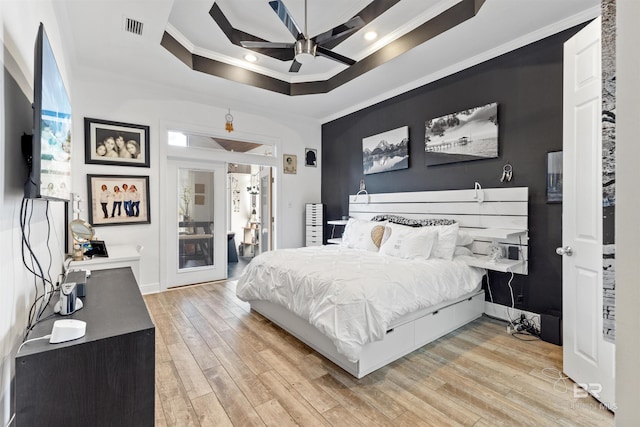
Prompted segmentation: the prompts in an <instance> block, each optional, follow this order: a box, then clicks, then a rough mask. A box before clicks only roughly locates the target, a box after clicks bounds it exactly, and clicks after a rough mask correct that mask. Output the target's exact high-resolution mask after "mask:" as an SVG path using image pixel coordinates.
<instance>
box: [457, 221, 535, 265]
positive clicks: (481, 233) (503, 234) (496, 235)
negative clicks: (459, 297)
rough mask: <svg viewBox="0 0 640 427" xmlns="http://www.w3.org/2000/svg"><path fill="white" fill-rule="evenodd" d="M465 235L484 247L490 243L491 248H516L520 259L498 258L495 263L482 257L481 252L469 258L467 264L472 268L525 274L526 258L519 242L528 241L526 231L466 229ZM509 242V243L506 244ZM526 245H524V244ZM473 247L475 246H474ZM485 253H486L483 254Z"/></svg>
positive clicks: (484, 256)
mask: <svg viewBox="0 0 640 427" xmlns="http://www.w3.org/2000/svg"><path fill="white" fill-rule="evenodd" d="M466 231H467V233H468V234H469V235H470V236H471V237H473V239H474V241H477V242H478V243H480V244H484V245H485V247H486V245H487V242H489V241H490V242H492V243H491V245H492V246H501V247H503V248H504V247H506V246H508V245H511V244H512V243H510V242H512V241H513V242H516V243H513V245H516V246H518V248H519V250H518V255H519V258H520V259H508V258H499V259H497V260H495V261H491V260H490V259H489V256H488V255H484V254H483V253H482V252H483V251H482V250H480V251H479V252H481V253H475V254H474V255H473V257H469V258H468V261H467V264H469V265H471V266H473V267H480V268H484V269H487V270H492V271H501V272H503V273H518V274H527V264H528V263H527V261H526V257H525V256H524V254H523V253H522V250H521V246H522V242H520V240H523V239H524V240H525V241H526V240H528V237H527V231H528V230H525V229H512V228H476V229H473V228H472V229H467V230H466ZM507 242H509V243H507ZM525 244H526V243H525ZM474 246H475V245H474ZM474 252H475V251H474ZM484 253H486V252H484Z"/></svg>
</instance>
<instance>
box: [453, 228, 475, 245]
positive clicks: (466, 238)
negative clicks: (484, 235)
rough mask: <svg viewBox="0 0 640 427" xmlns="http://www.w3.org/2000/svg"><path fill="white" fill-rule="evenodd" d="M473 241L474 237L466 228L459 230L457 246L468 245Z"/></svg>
mask: <svg viewBox="0 0 640 427" xmlns="http://www.w3.org/2000/svg"><path fill="white" fill-rule="evenodd" d="M472 243H473V237H471V236H470V235H469V233H467V232H466V231H464V230H458V237H457V238H456V246H467V245H470V244H472Z"/></svg>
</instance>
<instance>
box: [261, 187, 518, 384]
mask: <svg viewBox="0 0 640 427" xmlns="http://www.w3.org/2000/svg"><path fill="white" fill-rule="evenodd" d="M528 194H529V191H528V188H527V187H518V188H493V189H485V190H482V189H480V190H475V189H474V190H451V191H423V192H414V193H387V194H366V193H365V194H358V195H351V196H349V215H350V216H352V217H356V218H362V219H371V218H372V217H373V216H374V215H377V214H394V215H401V216H404V217H406V218H414V219H424V218H453V219H455V220H456V221H457V222H458V223H459V224H460V228H461V229H463V230H467V231H468V232H469V233H470V234H471V235H472V236H475V237H474V242H473V244H472V251H473V252H474V254H476V255H477V256H478V257H482V256H483V255H486V254H487V253H488V252H489V248H490V246H491V245H492V244H495V243H496V242H498V243H500V244H509V245H515V246H517V247H518V248H519V253H520V254H521V255H522V258H523V260H524V262H521V263H520V265H519V266H518V267H516V268H514V270H518V271H517V272H520V273H523V274H526V269H527V258H528V250H527V249H528V234H527V231H526V230H527V223H528V213H527V212H528V209H527V203H528ZM510 271H511V270H510ZM514 272H516V271H514ZM249 302H250V304H251V309H253V310H255V311H257V312H258V313H260V314H262V315H263V316H264V317H266V318H267V319H269V320H271V321H272V322H273V323H275V324H277V325H278V326H280V327H281V328H283V329H284V330H286V331H287V332H289V333H290V334H291V335H293V336H295V337H296V338H298V339H299V340H300V341H302V342H304V343H305V344H307V345H308V346H310V347H311V348H313V349H314V350H316V351H317V352H318V353H320V354H322V355H323V356H325V357H326V358H327V359H329V360H331V361H332V362H334V363H335V364H336V365H338V366H340V367H341V368H342V369H344V370H345V371H347V372H349V373H350V374H351V375H353V376H354V377H357V378H362V377H364V376H365V375H367V374H369V373H371V372H373V371H375V370H376V369H379V368H381V367H383V366H385V365H387V364H389V363H391V362H393V361H394V360H397V359H399V358H400V357H402V356H404V355H406V354H409V353H411V352H412V351H414V350H416V349H418V348H420V347H422V346H424V345H425V344H428V343H430V342H432V341H434V340H436V339H438V338H440V337H442V336H443V335H446V334H448V333H449V332H451V331H454V330H455V329H458V328H459V327H461V326H464V325H466V324H467V323H469V322H471V321H473V320H475V319H477V318H478V317H480V316H481V315H482V313H483V312H484V291H483V290H476V291H474V292H472V293H470V294H467V295H465V296H462V297H460V298H458V299H456V300H453V301H447V302H444V303H442V304H439V305H437V306H434V307H429V308H428V309H423V310H420V311H418V312H416V313H411V314H409V315H406V316H404V317H402V318H400V319H398V320H396V321H395V322H394V323H393V324H392V325H391V326H390V329H389V330H388V331H387V334H386V336H385V338H384V339H383V340H381V341H377V342H373V343H369V344H367V345H366V346H364V347H363V350H362V353H361V356H360V360H358V361H357V362H355V363H354V362H350V361H349V360H347V359H346V357H344V356H343V355H342V354H340V353H338V352H337V350H336V348H335V346H334V345H333V343H332V342H331V340H330V339H329V338H327V337H326V336H325V335H323V334H322V333H321V332H320V331H318V329H316V328H315V327H314V326H312V325H311V324H310V323H309V322H307V321H306V320H305V319H302V318H301V317H299V316H298V315H296V314H295V313H292V312H290V311H288V310H287V309H286V308H284V307H283V306H281V305H277V304H273V303H270V302H268V301H258V300H253V301H249Z"/></svg>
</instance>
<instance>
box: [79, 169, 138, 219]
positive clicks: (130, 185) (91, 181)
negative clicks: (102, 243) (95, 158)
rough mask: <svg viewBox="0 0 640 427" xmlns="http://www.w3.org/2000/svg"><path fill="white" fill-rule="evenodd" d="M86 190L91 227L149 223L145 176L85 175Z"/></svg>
mask: <svg viewBox="0 0 640 427" xmlns="http://www.w3.org/2000/svg"><path fill="white" fill-rule="evenodd" d="M87 189H88V196H89V203H88V204H89V223H90V224H91V225H93V226H94V227H97V226H101V225H131V224H149V223H151V212H150V211H149V206H150V205H149V177H148V176H137V175H87Z"/></svg>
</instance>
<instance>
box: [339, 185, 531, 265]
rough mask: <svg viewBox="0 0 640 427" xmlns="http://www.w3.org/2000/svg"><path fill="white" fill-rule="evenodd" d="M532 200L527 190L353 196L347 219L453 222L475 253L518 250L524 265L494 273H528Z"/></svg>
mask: <svg viewBox="0 0 640 427" xmlns="http://www.w3.org/2000/svg"><path fill="white" fill-rule="evenodd" d="M479 194H480V195H483V196H484V200H483V201H482V202H481V203H480V202H478V201H477V199H476V197H477V196H478V195H479ZM528 201H529V188H528V187H515V188H486V189H482V190H478V191H476V190H446V191H419V192H411V193H380V194H359V195H357V196H356V195H351V196H349V215H350V216H352V217H355V218H362V219H371V218H372V217H373V216H375V215H379V214H393V215H400V216H403V217H406V218H412V219H426V218H450V219H454V220H455V221H456V222H457V223H459V224H460V229H462V230H466V231H467V232H469V234H471V235H472V236H474V242H473V244H472V246H471V248H472V251H473V252H474V254H477V255H478V256H484V255H486V254H488V253H489V250H490V246H491V244H492V243H493V242H497V243H499V244H500V245H501V246H507V245H509V246H516V247H517V248H518V249H519V253H520V259H521V260H524V262H521V263H519V264H517V263H516V264H517V265H514V266H513V267H505V266H506V265H507V264H506V263H507V262H508V261H507V260H504V262H503V263H502V264H500V263H499V265H498V266H496V268H495V269H496V270H500V271H513V272H514V273H519V274H527V271H528V262H527V260H528V259H529V243H528V242H529V235H528V228H529V226H528V222H529V215H528V206H527V205H528ZM500 267H503V269H502V270H501V268H500ZM507 268H508V269H507Z"/></svg>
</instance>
